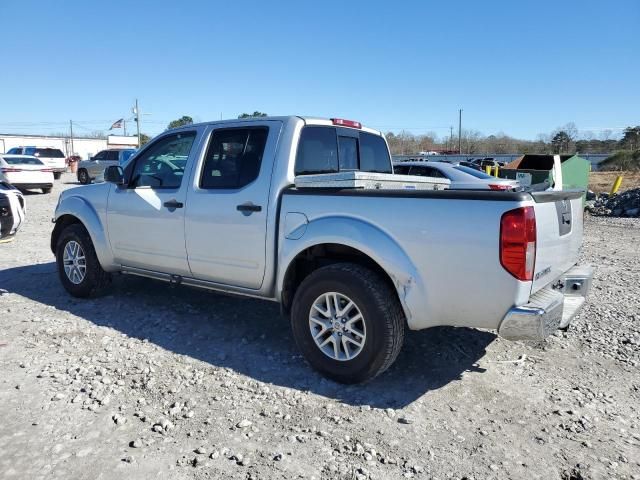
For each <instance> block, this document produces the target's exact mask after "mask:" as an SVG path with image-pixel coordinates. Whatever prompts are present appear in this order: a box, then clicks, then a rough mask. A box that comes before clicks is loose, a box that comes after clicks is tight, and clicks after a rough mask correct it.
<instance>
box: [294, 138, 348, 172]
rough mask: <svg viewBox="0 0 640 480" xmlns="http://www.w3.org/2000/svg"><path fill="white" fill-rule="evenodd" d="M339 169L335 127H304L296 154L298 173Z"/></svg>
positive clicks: (335, 170) (296, 170) (296, 169)
mask: <svg viewBox="0 0 640 480" xmlns="http://www.w3.org/2000/svg"><path fill="white" fill-rule="evenodd" d="M337 171H338V139H337V137H336V129H335V128H327V127H304V128H303V129H302V134H301V135H300V142H299V143H298V153H297V155H296V168H295V173H296V174H297V175H301V174H305V173H330V172H337Z"/></svg>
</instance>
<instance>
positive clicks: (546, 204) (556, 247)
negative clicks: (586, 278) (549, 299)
mask: <svg viewBox="0 0 640 480" xmlns="http://www.w3.org/2000/svg"><path fill="white" fill-rule="evenodd" d="M532 196H533V197H534V199H535V200H536V203H535V205H534V208H535V213H536V263H535V270H534V274H533V286H532V290H531V293H534V292H536V291H538V290H540V289H541V288H542V287H544V286H546V285H548V284H549V283H550V282H552V281H553V280H555V279H557V278H558V277H559V276H560V275H562V274H563V273H564V272H566V271H567V270H569V269H570V268H571V267H572V266H573V265H575V264H576V263H577V261H578V256H579V254H580V248H581V246H582V228H583V209H582V193H581V192H576V193H572V192H535V193H532Z"/></svg>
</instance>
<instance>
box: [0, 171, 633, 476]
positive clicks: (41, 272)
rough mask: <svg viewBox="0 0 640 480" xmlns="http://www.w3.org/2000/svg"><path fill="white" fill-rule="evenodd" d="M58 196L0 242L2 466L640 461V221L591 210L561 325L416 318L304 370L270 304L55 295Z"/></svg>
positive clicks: (578, 466)
mask: <svg viewBox="0 0 640 480" xmlns="http://www.w3.org/2000/svg"><path fill="white" fill-rule="evenodd" d="M71 185H73V178H72V177H71V175H66V176H64V177H63V179H62V181H60V182H57V183H56V188H55V190H54V193H53V194H51V195H41V194H32V195H28V196H27V198H26V200H27V205H28V212H27V216H28V223H27V224H26V225H25V226H24V227H23V228H22V230H21V231H20V232H19V234H18V236H17V238H16V240H15V241H13V242H11V243H9V244H5V245H0V322H1V325H2V330H0V371H1V372H2V375H1V376H0V418H1V419H2V428H1V429H0V477H2V478H20V479H22V478H30V479H31V478H32V479H36V478H47V479H50V478H55V479H58V478H59V479H71V478H80V479H82V478H87V479H89V478H90V479H97V478H100V479H111V478H115V479H120V478H151V477H154V478H171V479H176V478H178V479H180V478H197V479H201V478H241V479H250V478H251V479H258V478H259V479H271V478H316V479H321V478H322V479H324V478H326V479H334V478H344V479H359V478H411V477H415V478H437V479H448V478H454V479H463V478H476V479H484V478H500V479H502V478H540V479H563V480H566V479H573V480H578V479H587V478H607V479H608V478H634V479H640V419H639V413H638V411H639V409H638V406H639V405H640V372H639V365H640V301H639V298H640V253H639V250H638V244H639V243H640V219H629V218H620V219H614V218H587V220H586V225H585V229H586V232H585V245H584V251H583V254H582V257H583V260H584V261H587V262H590V263H592V264H594V265H595V266H596V277H595V280H594V287H593V291H592V296H591V302H590V303H589V305H588V306H587V307H586V309H585V310H584V311H583V312H582V314H581V315H580V317H579V318H578V319H577V320H576V321H575V322H574V324H573V325H572V326H571V327H570V329H569V331H568V332H567V333H559V334H557V335H555V336H552V337H551V338H550V339H549V340H548V341H547V342H544V343H540V344H525V343H521V342H515V343H514V342H507V341H504V340H502V339H499V338H497V337H496V336H495V334H494V333H491V332H483V331H478V330H473V329H465V328H460V329H454V328H437V329H432V330H427V331H421V332H411V333H409V335H408V338H407V340H406V343H405V347H404V349H403V351H402V353H401V354H400V357H399V358H398V361H397V362H396V363H395V365H394V366H393V367H392V368H391V369H390V370H389V371H388V372H386V373H385V374H384V375H382V376H381V377H379V378H378V379H376V380H375V381H373V382H372V383H370V384H367V385H364V386H350V387H345V386H341V385H337V384H334V383H332V382H330V381H326V380H324V379H323V378H322V377H320V376H319V375H318V374H316V373H314V372H313V371H311V370H310V369H309V368H308V367H307V365H306V364H305V362H304V361H303V359H302V358H301V357H300V355H299V354H298V353H297V351H296V350H295V347H294V345H293V339H292V338H291V334H290V331H289V327H288V324H287V322H286V320H284V319H283V318H282V317H281V316H280V315H279V309H278V306H277V305H275V304H271V303H267V302H258V301H253V300H247V299H237V298H232V297H227V296H222V295H217V294H214V293H211V292H204V291H197V290H189V289H186V288H172V287H170V286H168V285H166V284H163V283H160V282H153V281H150V280H145V279H137V278H129V277H127V278H117V279H116V280H115V281H114V285H113V287H112V288H111V290H110V291H109V293H108V294H107V295H106V296H104V297H101V298H98V299H94V300H82V301H81V300H76V299H73V298H71V297H70V296H69V295H67V294H66V293H65V292H64V291H63V289H62V287H61V285H60V283H59V282H58V279H57V276H56V267H55V264H54V261H53V256H52V254H51V252H50V250H49V234H50V231H51V228H52V225H51V223H50V218H51V216H52V214H53V209H54V206H55V203H56V200H57V193H58V192H59V191H60V190H61V189H62V188H68V187H69V186H71Z"/></svg>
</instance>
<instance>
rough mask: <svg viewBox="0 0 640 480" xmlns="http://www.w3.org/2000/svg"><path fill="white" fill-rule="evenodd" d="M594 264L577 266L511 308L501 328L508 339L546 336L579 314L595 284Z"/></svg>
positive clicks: (565, 325)
mask: <svg viewBox="0 0 640 480" xmlns="http://www.w3.org/2000/svg"><path fill="white" fill-rule="evenodd" d="M592 278H593V268H592V267H591V266H589V265H580V266H575V267H573V268H572V269H570V270H569V271H567V272H566V273H564V275H562V277H560V278H559V279H558V280H557V281H556V282H554V284H553V286H547V287H545V288H543V289H542V290H539V291H538V292H536V293H535V294H534V295H532V296H531V298H530V299H529V303H527V304H526V305H522V306H520V307H513V308H511V309H510V310H509V311H508V312H507V314H506V315H505V317H504V318H503V320H502V322H501V323H500V327H499V328H498V333H499V334H500V336H501V337H504V338H506V339H508V340H543V339H545V338H546V337H548V336H549V335H551V334H552V333H553V332H554V331H555V330H557V329H558V328H565V327H567V326H568V325H569V323H571V320H572V319H573V318H574V317H575V316H576V315H577V314H578V312H579V311H580V309H581V308H582V306H583V305H584V303H585V301H586V297H587V294H588V293H589V290H590V288H591V280H592Z"/></svg>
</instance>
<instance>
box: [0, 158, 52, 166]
mask: <svg viewBox="0 0 640 480" xmlns="http://www.w3.org/2000/svg"><path fill="white" fill-rule="evenodd" d="M2 158H3V160H4V161H5V162H7V163H8V164H9V165H44V163H42V162H41V161H40V160H38V159H37V158H24V157H2Z"/></svg>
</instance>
